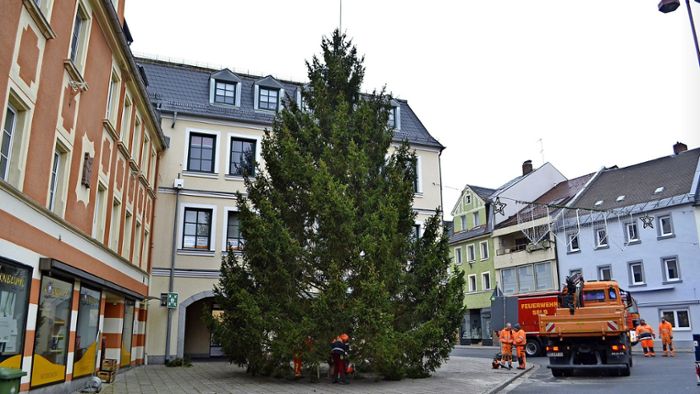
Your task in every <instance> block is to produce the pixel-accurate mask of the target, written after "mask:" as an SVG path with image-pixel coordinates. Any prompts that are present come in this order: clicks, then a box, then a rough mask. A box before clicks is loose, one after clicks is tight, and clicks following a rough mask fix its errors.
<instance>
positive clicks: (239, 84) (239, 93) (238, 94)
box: [236, 81, 243, 107]
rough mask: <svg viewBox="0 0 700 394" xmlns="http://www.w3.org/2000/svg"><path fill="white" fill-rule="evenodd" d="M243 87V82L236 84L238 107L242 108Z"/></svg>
mask: <svg viewBox="0 0 700 394" xmlns="http://www.w3.org/2000/svg"><path fill="white" fill-rule="evenodd" d="M241 85H243V81H241V82H238V83H236V107H240V106H241Z"/></svg>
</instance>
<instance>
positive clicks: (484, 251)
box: [479, 241, 489, 260]
mask: <svg viewBox="0 0 700 394" xmlns="http://www.w3.org/2000/svg"><path fill="white" fill-rule="evenodd" d="M479 246H480V247H481V259H482V260H486V259H488V258H489V241H482V242H480V243H479Z"/></svg>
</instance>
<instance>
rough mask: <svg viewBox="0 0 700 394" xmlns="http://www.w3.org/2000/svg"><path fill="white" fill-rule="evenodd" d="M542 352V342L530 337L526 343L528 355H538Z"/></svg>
mask: <svg viewBox="0 0 700 394" xmlns="http://www.w3.org/2000/svg"><path fill="white" fill-rule="evenodd" d="M541 353H542V343H541V342H540V341H538V340H537V339H534V338H532V339H528V340H527V344H525V354H526V355H527V357H537V356H539V355H540V354H541Z"/></svg>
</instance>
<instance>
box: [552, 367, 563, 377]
mask: <svg viewBox="0 0 700 394" xmlns="http://www.w3.org/2000/svg"><path fill="white" fill-rule="evenodd" d="M552 376H554V377H555V378H561V377H562V376H564V371H563V370H561V369H552Z"/></svg>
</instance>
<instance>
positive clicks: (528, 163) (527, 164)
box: [523, 160, 532, 175]
mask: <svg viewBox="0 0 700 394" xmlns="http://www.w3.org/2000/svg"><path fill="white" fill-rule="evenodd" d="M531 172H532V160H525V161H524V162H523V175H527V174H529V173H531Z"/></svg>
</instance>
